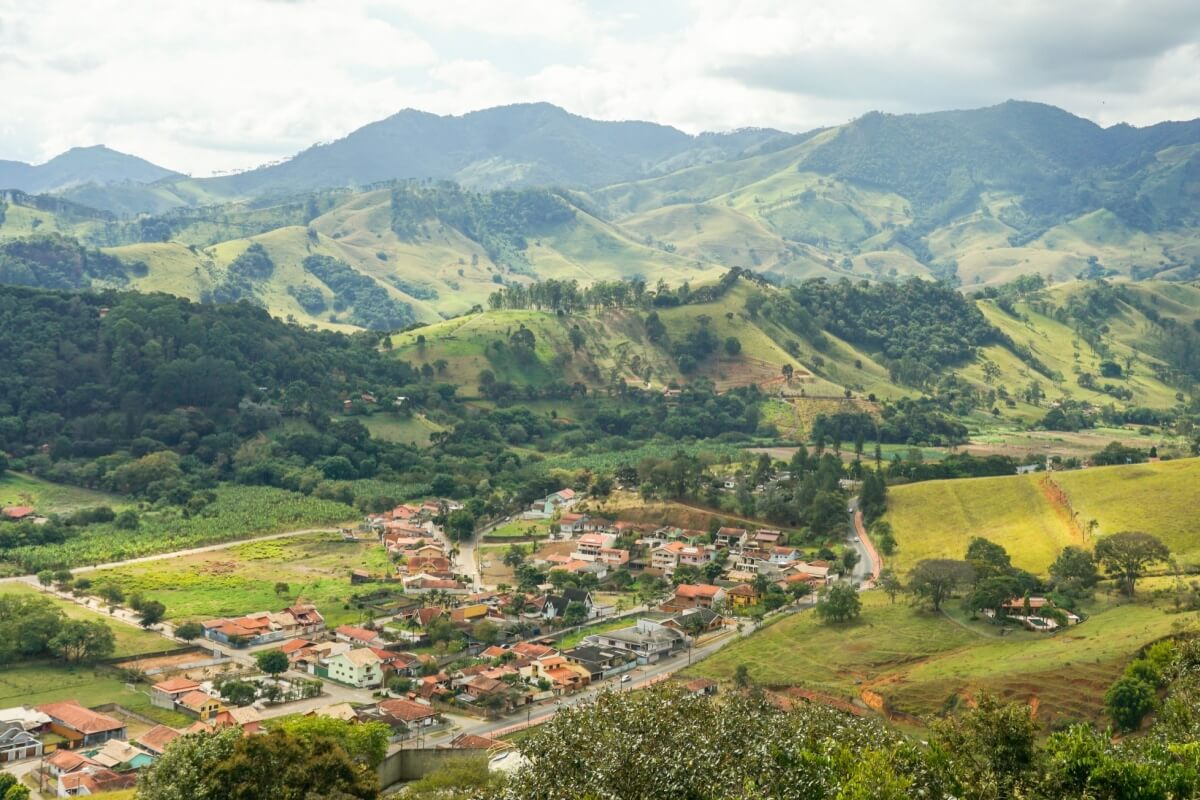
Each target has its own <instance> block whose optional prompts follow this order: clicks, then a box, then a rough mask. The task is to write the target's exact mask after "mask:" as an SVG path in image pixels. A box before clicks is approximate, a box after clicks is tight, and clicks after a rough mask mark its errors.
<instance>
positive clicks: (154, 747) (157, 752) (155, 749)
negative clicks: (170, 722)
mask: <svg viewBox="0 0 1200 800" xmlns="http://www.w3.org/2000/svg"><path fill="white" fill-rule="evenodd" d="M180 736H183V733H182V732H180V731H177V730H175V729H174V728H169V727H167V726H166V725H155V726H154V727H153V728H151V729H150V730H148V731H146V732H145V733H143V734H142V735H141V736H139V737H138V738H136V739H134V740H133V743H134V744H136V745H137V746H138V747H140V748H142V749H143V750H145V751H146V752H147V753H149V754H151V755H153V756H161V755H162V754H163V753H165V752H167V745H169V744H170V743H171V742H173V741H175V740H176V739H178V738H179V737H180Z"/></svg>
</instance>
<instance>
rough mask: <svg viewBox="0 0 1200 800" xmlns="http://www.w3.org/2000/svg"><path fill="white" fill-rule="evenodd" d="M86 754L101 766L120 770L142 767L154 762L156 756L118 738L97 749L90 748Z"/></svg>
mask: <svg viewBox="0 0 1200 800" xmlns="http://www.w3.org/2000/svg"><path fill="white" fill-rule="evenodd" d="M84 755H86V756H87V757H88V758H90V759H91V760H92V761H94V762H96V763H97V764H99V765H100V766H102V767H107V768H108V769H111V770H116V771H118V772H126V771H128V770H131V769H134V770H136V769H142V768H143V767H148V766H150V765H151V764H153V763H154V756H152V755H150V754H149V753H147V752H145V751H144V750H141V749H139V748H137V747H134V746H133V745H131V744H129V743H128V742H122V741H120V740H118V739H109V740H108V741H107V742H105V743H104V744H102V745H101V746H100V747H98V748H96V749H95V750H88V751H87V752H85V753H84Z"/></svg>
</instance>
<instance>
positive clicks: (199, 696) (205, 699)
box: [175, 691, 221, 708]
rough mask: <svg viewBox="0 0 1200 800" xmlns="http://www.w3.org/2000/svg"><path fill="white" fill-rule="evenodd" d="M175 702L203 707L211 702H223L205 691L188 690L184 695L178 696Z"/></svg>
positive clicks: (192, 706) (189, 706)
mask: <svg viewBox="0 0 1200 800" xmlns="http://www.w3.org/2000/svg"><path fill="white" fill-rule="evenodd" d="M175 702H176V703H179V705H181V706H186V707H187V708H203V707H204V706H206V705H208V704H209V703H216V704H218V705H220V703H221V701H220V700H218V699H217V698H215V697H213V696H212V695H211V694H205V693H204V692H200V691H195V692H188V693H187V694H185V695H184V696H183V697H180V698H178V699H177V700H176V701H175Z"/></svg>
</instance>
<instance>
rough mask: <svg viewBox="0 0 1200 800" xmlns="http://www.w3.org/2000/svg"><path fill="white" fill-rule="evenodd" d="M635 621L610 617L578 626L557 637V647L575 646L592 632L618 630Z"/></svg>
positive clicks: (631, 618) (630, 618) (628, 618)
mask: <svg viewBox="0 0 1200 800" xmlns="http://www.w3.org/2000/svg"><path fill="white" fill-rule="evenodd" d="M635 622H637V620H636V619H634V618H633V617H625V618H623V619H610V620H608V621H607V622H601V623H598V624H596V625H588V626H587V627H586V628H580V629H579V630H577V631H575V632H574V633H572V634H570V635H568V636H564V637H563V638H562V639H559V641H558V644H557V647H558V649H560V650H565V649H567V648H571V647H576V646H578V645H579V643H580V642H582V641H583V640H584V639H586V638H587V637H588V636H591V635H592V634H596V633H606V632H608V631H615V630H620V629H621V628H628V627H629V626H631V625H633V624H634V623H635Z"/></svg>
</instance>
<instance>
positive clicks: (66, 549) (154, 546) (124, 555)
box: [8, 485, 358, 572]
mask: <svg viewBox="0 0 1200 800" xmlns="http://www.w3.org/2000/svg"><path fill="white" fill-rule="evenodd" d="M215 492H216V500H215V501H214V502H213V503H212V504H210V505H209V506H207V507H206V508H205V509H204V511H203V512H202V513H200V514H195V515H192V516H190V517H185V516H183V515H182V514H181V513H180V512H179V511H178V510H176V509H171V510H169V511H154V512H147V513H144V514H142V515H141V520H140V524H139V526H138V528H137V529H136V530H121V529H119V528H117V527H116V526H115V525H113V524H112V523H106V524H97V525H89V526H87V527H86V528H83V529H82V530H81V531H80V532H79V533H78V534H76V535H75V536H72V537H71V538H69V539H67V540H66V541H65V542H62V543H61V544H46V545H27V546H24V547H18V548H14V549H13V550H11V551H9V554H8V558H9V559H10V560H11V561H12V562H14V563H15V564H17V565H18V566H20V567H21V568H22V569H24V570H25V571H26V572H38V571H40V570H42V569H48V568H57V567H61V566H68V567H79V566H85V565H89V564H103V563H106V562H109V561H121V560H125V559H129V558H136V557H138V556H146V555H152V554H154V553H164V552H170V551H173V550H183V549H187V548H191V547H199V546H202V545H208V544H217V543H220V542H228V541H234V540H237V539H245V538H248V537H251V536H255V535H261V534H268V533H276V532H279V531H286V530H291V529H298V528H304V527H317V526H321V525H327V524H329V523H336V522H345V521H346V520H350V519H354V518H356V517H357V516H358V514H357V512H356V511H355V510H354V509H353V508H351V507H350V506H347V505H343V504H342V503H336V502H333V501H330V500H321V499H319V498H316V497H309V496H306V495H302V494H297V493H295V492H289V491H286V490H284V489H275V488H271V487H266V486H235V485H224V486H220V487H218V488H217V489H216V490H215Z"/></svg>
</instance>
